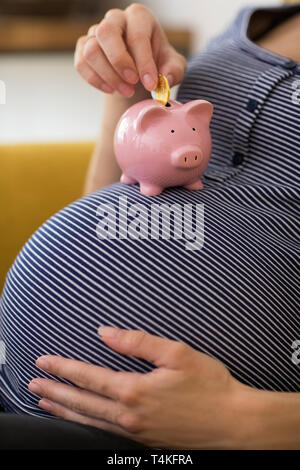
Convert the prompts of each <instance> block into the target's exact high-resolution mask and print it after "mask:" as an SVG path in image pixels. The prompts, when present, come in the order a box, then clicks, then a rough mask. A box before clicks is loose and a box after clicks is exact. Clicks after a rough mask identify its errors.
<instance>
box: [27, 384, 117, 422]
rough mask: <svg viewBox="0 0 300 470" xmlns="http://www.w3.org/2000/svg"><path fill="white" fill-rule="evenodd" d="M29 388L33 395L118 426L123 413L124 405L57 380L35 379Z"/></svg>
mask: <svg viewBox="0 0 300 470" xmlns="http://www.w3.org/2000/svg"><path fill="white" fill-rule="evenodd" d="M28 388H29V390H30V391H31V392H32V393H34V394H36V395H39V396H41V397H43V398H48V399H49V400H51V401H54V402H56V403H59V404H60V405H63V406H65V407H67V408H69V409H70V410H72V411H74V412H76V413H80V414H81V415H85V416H89V417H92V418H97V419H98V418H99V419H102V420H103V419H104V420H105V421H108V422H110V423H113V424H118V418H119V416H120V415H121V412H122V406H123V405H122V404H121V403H119V402H117V401H115V400H110V399H109V398H105V397H102V396H101V395H97V394H95V393H92V392H89V391H87V390H83V389H79V388H76V387H74V386H72V385H66V384H62V383H60V382H56V381H55V380H49V379H40V378H39V379H34V380H32V381H31V382H30V383H29V385H28Z"/></svg>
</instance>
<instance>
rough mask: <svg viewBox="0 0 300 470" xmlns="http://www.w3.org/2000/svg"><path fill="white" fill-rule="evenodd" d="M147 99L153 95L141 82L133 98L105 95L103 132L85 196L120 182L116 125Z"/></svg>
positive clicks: (86, 184) (88, 173)
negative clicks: (114, 144)
mask: <svg viewBox="0 0 300 470" xmlns="http://www.w3.org/2000/svg"><path fill="white" fill-rule="evenodd" d="M147 98H151V94H150V93H149V92H148V91H147V90H145V88H144V87H143V85H142V84H141V82H139V83H138V84H137V85H136V86H135V93H134V95H133V96H132V97H131V98H125V97H124V96H121V95H120V94H119V93H117V92H114V93H112V94H106V95H105V99H104V112H103V118H102V125H101V131H100V135H99V138H98V141H97V143H96V146H95V149H94V152H93V154H92V157H91V161H90V165H89V168H88V172H87V177H86V181H85V187H84V194H88V193H90V192H92V191H95V190H96V189H99V188H102V187H103V186H107V185H108V184H112V183H115V182H117V181H119V179H120V175H121V171H120V168H119V166H118V164H117V162H116V159H115V154H114V149H113V137H114V132H115V128H116V125H117V123H118V121H119V119H120V117H121V115H122V114H123V113H124V112H125V111H126V109H128V108H129V107H130V106H132V105H133V104H134V103H137V102H138V101H141V100H145V99H147Z"/></svg>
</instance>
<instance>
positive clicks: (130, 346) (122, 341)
mask: <svg viewBox="0 0 300 470" xmlns="http://www.w3.org/2000/svg"><path fill="white" fill-rule="evenodd" d="M98 331H99V334H100V335H101V337H102V339H103V340H104V341H105V342H106V343H107V344H108V345H109V346H110V347H111V348H113V349H114V350H115V351H118V352H120V353H122V354H126V355H129V356H135V357H139V358H142V359H146V360H148V361H151V362H153V363H154V364H155V365H156V366H158V367H168V368H170V369H180V368H181V367H182V365H183V364H186V363H187V362H188V361H189V360H190V359H192V358H194V353H195V352H196V351H195V350H193V349H192V348H190V347H189V346H188V345H186V344H185V343H181V342H179V341H173V340H169V339H164V338H160V337H158V336H154V335H150V334H149V333H144V332H143V331H133V330H121V329H118V328H112V327H100V328H99V330H98Z"/></svg>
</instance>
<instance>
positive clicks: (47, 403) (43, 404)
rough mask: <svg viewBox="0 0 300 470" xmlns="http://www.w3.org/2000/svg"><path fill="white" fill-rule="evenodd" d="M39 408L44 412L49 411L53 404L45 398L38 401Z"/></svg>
mask: <svg viewBox="0 0 300 470" xmlns="http://www.w3.org/2000/svg"><path fill="white" fill-rule="evenodd" d="M39 407H40V408H43V409H44V410H46V411H51V410H52V408H53V402H52V401H50V400H47V399H46V398H42V399H41V400H40V401H39Z"/></svg>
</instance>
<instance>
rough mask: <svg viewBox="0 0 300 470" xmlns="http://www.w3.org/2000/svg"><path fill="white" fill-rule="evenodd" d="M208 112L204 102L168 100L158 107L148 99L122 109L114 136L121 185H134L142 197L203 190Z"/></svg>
mask: <svg viewBox="0 0 300 470" xmlns="http://www.w3.org/2000/svg"><path fill="white" fill-rule="evenodd" d="M212 112H213V106H212V104H211V103H209V102H208V101H204V100H193V101H189V102H188V103H185V104H182V103H179V102H178V101H175V100H169V103H167V105H166V106H163V105H162V104H160V103H158V102H157V101H155V100H152V99H147V100H144V101H140V102H138V103H136V104H134V105H133V106H131V107H130V108H129V109H127V111H125V113H124V114H123V115H122V116H121V118H120V120H119V122H118V124H117V127H116V130H115V134H114V151H115V155H116V158H117V161H118V163H119V166H120V168H121V170H122V176H121V182H122V183H125V184H133V183H139V184H140V191H141V193H142V194H145V195H147V196H156V195H158V194H160V193H161V192H162V190H163V189H164V188H167V187H169V186H183V187H184V188H187V189H194V190H195V189H202V188H203V184H202V181H201V175H202V174H203V172H204V171H205V169H206V167H207V165H208V162H209V158H210V154H211V137H210V131H209V123H210V120H211V117H212Z"/></svg>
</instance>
